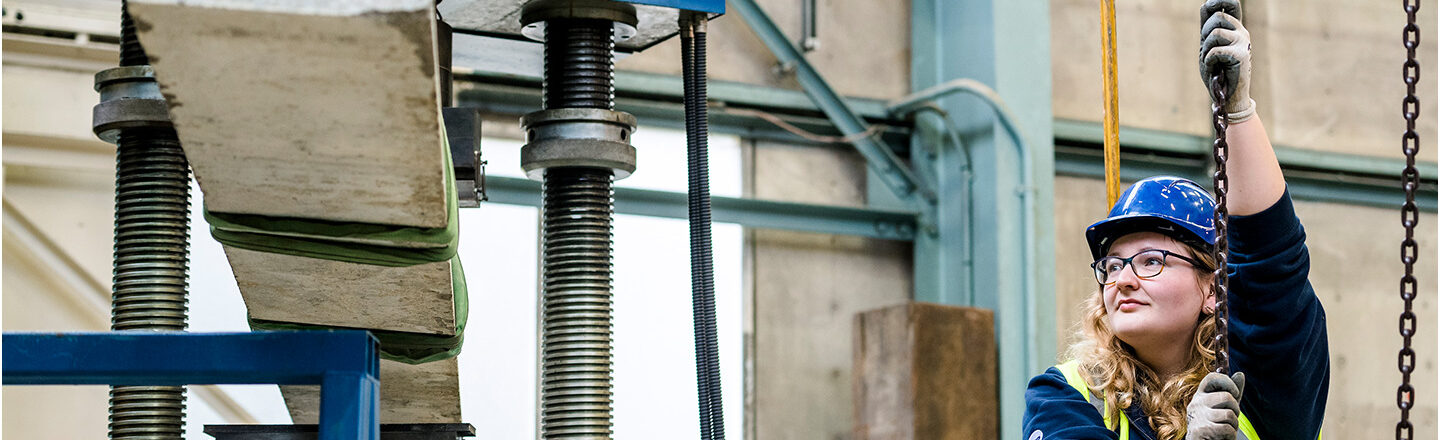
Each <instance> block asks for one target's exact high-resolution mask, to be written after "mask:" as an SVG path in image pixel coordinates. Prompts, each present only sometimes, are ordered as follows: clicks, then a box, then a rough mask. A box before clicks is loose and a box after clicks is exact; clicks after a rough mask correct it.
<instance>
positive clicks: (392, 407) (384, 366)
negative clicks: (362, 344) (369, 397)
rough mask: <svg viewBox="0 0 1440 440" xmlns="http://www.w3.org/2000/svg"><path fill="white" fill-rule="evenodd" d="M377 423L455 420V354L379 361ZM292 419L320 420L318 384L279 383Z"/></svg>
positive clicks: (457, 375) (457, 388) (457, 406)
mask: <svg viewBox="0 0 1440 440" xmlns="http://www.w3.org/2000/svg"><path fill="white" fill-rule="evenodd" d="M380 377H381V380H380V423H459V422H460V367H459V364H458V363H457V362H456V360H455V358H450V359H446V360H443V361H435V362H431V363H428V364H420V365H410V364H405V363H400V362H395V361H387V360H381V361H380ZM280 394H281V395H283V396H285V406H286V408H287V409H289V410H290V417H291V418H293V419H294V420H295V423H318V422H319V421H320V387H318V386H303V385H292V386H282V387H280Z"/></svg>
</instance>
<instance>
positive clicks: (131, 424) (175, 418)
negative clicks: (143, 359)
mask: <svg viewBox="0 0 1440 440" xmlns="http://www.w3.org/2000/svg"><path fill="white" fill-rule="evenodd" d="M184 415H185V388H184V387H112V388H111V389H110V438H112V439H137V440H138V439H144V440H162V439H178V438H182V437H183V436H184V434H185V416H184Z"/></svg>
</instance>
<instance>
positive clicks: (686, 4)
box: [619, 0, 725, 14]
mask: <svg viewBox="0 0 1440 440" xmlns="http://www.w3.org/2000/svg"><path fill="white" fill-rule="evenodd" d="M619 1H621V2H625V3H634V4H637V5H651V6H664V7H667V8H675V9H680V10H685V11H698V12H709V13H711V14H724V13H725V0H619Z"/></svg>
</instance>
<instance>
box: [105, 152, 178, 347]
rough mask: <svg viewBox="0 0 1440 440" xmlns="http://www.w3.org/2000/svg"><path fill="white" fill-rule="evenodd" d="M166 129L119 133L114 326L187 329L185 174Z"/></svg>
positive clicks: (137, 328)
mask: <svg viewBox="0 0 1440 440" xmlns="http://www.w3.org/2000/svg"><path fill="white" fill-rule="evenodd" d="M167 131H169V130H154V131H152V132H151V133H145V134H144V135H137V134H136V133H133V132H131V133H122V134H121V135H120V142H119V152H118V158H117V160H116V171H115V268H114V269H115V271H114V279H113V282H114V285H113V290H112V293H113V294H114V306H113V309H112V314H111V317H110V326H111V329H113V330H162V331H184V330H185V328H186V312H187V311H188V306H187V299H186V295H185V292H186V290H187V288H188V287H189V283H188V279H189V275H188V274H187V268H188V265H189V261H190V250H189V241H190V172H189V164H188V163H187V162H186V161H185V153H184V151H182V150H181V149H180V142H179V141H178V140H176V139H175V134H174V132H173V131H171V132H169V133H165V132H167ZM166 135H168V136H166Z"/></svg>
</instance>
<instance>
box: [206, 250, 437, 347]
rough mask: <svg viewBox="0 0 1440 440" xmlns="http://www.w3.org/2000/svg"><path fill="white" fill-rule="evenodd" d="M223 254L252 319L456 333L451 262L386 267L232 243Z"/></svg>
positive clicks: (416, 331) (431, 332)
mask: <svg viewBox="0 0 1440 440" xmlns="http://www.w3.org/2000/svg"><path fill="white" fill-rule="evenodd" d="M225 255H226V257H228V258H229V259H230V268H231V269H232V270H233V271H234V273H235V282H236V284H238V285H239V286H240V296H241V297H243V298H244V299H245V307H246V308H248V309H249V312H250V317H251V318H254V319H263V320H267V321H280V322H294V323H301V324H315V325H328V326H340V327H355V328H366V329H377V330H393V331H402V332H414V333H429V334H437V335H447V336H451V335H454V334H455V293H454V286H453V285H452V282H451V281H452V280H451V274H450V271H451V267H450V262H449V261H441V262H435V263H425V264H418V265H414V266H407V267H386V266H372V265H368V264H356V263H346V262H341V261H330V260H322V259H318V258H307V257H297V256H292V255H280V254H271V253H265V252H256V251H251V250H245V249H240V248H236V247H231V246H225Z"/></svg>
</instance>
